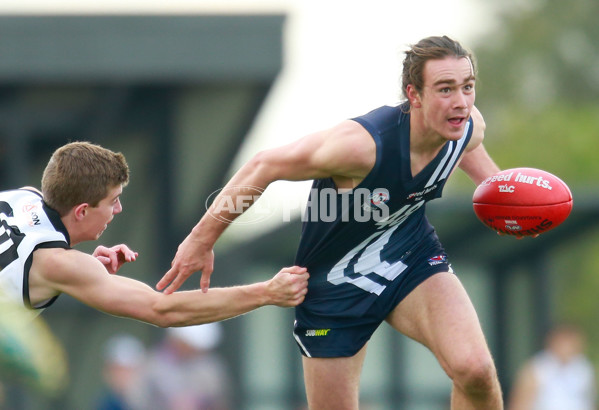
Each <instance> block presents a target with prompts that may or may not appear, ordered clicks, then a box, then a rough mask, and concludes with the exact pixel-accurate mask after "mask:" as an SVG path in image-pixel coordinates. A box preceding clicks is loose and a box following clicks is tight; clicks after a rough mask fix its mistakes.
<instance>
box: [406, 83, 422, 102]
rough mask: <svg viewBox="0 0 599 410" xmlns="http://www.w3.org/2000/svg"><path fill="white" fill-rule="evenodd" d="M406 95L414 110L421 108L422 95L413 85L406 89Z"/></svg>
mask: <svg viewBox="0 0 599 410" xmlns="http://www.w3.org/2000/svg"><path fill="white" fill-rule="evenodd" d="M406 95H407V96H408V100H409V101H410V105H411V106H412V107H413V108H420V107H421V106H422V104H421V103H420V93H419V92H418V90H416V87H414V85H413V84H408V86H407V87H406Z"/></svg>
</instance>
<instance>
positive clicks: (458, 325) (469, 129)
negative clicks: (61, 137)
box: [157, 36, 503, 410]
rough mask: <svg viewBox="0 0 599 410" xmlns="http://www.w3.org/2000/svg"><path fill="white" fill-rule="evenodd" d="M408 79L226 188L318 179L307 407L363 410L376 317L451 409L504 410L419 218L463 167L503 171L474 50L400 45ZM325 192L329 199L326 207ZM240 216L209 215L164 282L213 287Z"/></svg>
mask: <svg viewBox="0 0 599 410" xmlns="http://www.w3.org/2000/svg"><path fill="white" fill-rule="evenodd" d="M402 81H403V90H402V91H403V97H404V98H405V101H404V102H402V103H401V104H399V105H397V106H383V107H380V108H377V109H375V110H373V111H371V112H369V113H367V114H365V115H363V116H360V117H357V118H353V119H350V120H346V121H343V122H341V123H339V124H338V125H336V126H333V127H332V128H330V129H326V130H324V131H321V132H316V133H314V134H311V135H308V136H306V137H304V138H301V139H299V140H298V141H296V142H293V143H291V144H289V145H285V146H283V147H280V148H275V149H270V150H266V151H263V152H260V153H258V154H257V155H255V156H254V157H253V158H252V159H251V160H250V161H249V162H248V163H247V164H245V165H244V166H243V167H242V168H241V169H240V170H239V171H238V172H237V173H236V174H235V175H234V176H233V178H232V179H231V180H230V181H229V183H228V185H227V186H229V187H231V186H235V187H236V189H235V190H227V189H226V188H225V189H224V190H223V192H225V193H226V194H228V195H233V196H235V195H248V197H251V196H252V194H255V192H256V188H266V187H267V186H268V185H269V184H270V183H271V182H273V181H277V180H296V181H297V180H310V179H312V180H314V183H313V187H312V190H311V197H310V201H309V206H308V207H307V214H306V215H305V218H304V225H303V229H302V237H301V240H300V244H299V248H298V252H297V256H296V261H295V263H296V264H298V265H299V266H304V267H307V268H308V270H309V272H310V275H311V276H310V279H309V284H308V294H307V296H306V299H305V301H304V302H303V303H302V304H301V305H299V306H298V307H297V308H296V322H295V329H294V336H295V339H296V341H297V344H298V346H299V348H300V351H301V352H302V354H303V368H304V381H305V387H306V394H307V399H308V405H309V407H310V408H311V409H326V410H330V409H344V410H347V409H358V406H359V394H358V392H359V380H360V372H361V368H362V364H363V361H364V357H365V354H366V346H367V342H368V340H369V338H370V337H371V335H372V334H373V332H374V331H375V330H376V328H377V327H378V326H379V325H380V324H381V323H382V322H383V321H386V322H387V323H388V324H389V325H391V326H392V327H393V328H394V329H396V330H397V331H399V332H401V333H403V334H404V335H407V336H409V337H410V338H412V339H414V340H416V341H418V342H420V343H422V344H423V345H425V346H426V347H427V348H429V349H430V350H431V351H432V352H433V353H434V355H435V356H436V358H437V359H438V361H439V363H440V364H441V366H442V367H443V369H444V370H445V371H446V373H447V374H448V376H449V377H450V378H451V380H452V382H453V389H452V395H451V406H452V408H453V409H460V410H464V409H485V410H491V409H500V408H502V407H503V399H502V395H501V389H500V386H499V382H498V379H497V374H496V369H495V365H494V362H493V358H492V356H491V354H490V352H489V349H488V346H487V343H486V340H485V337H484V335H483V332H482V329H481V326H480V323H479V320H478V317H477V314H476V312H475V309H474V307H473V305H472V303H471V301H470V298H469V297H468V295H467V293H466V291H465V290H464V287H463V286H462V284H461V283H460V281H459V279H458V277H457V276H456V275H455V274H454V273H453V271H452V269H451V266H450V264H449V261H448V259H447V255H446V254H445V252H444V250H443V247H442V246H441V244H440V243H439V239H438V238H437V235H436V233H435V231H434V229H433V227H432V226H431V225H430V224H429V222H428V221H427V219H426V216H425V203H426V202H427V201H429V200H432V199H434V198H438V197H440V196H441V191H442V189H443V186H444V185H445V182H446V180H447V178H448V177H449V176H450V175H451V174H452V172H453V170H454V168H456V167H457V166H459V167H460V168H461V169H462V170H463V171H465V172H466V174H467V175H468V176H469V177H470V178H471V179H472V180H473V181H474V183H475V184H477V185H478V184H479V183H480V182H481V181H483V180H484V179H485V178H487V177H489V176H491V175H492V174H494V173H496V172H498V171H499V168H498V167H497V165H496V164H495V163H494V162H493V160H492V159H491V158H490V156H489V155H488V154H487V152H486V150H485V148H484V146H483V144H482V141H483V137H484V129H485V123H484V120H483V118H482V116H481V114H480V112H479V111H478V110H477V109H476V108H475V107H474V99H475V81H476V69H475V65H474V61H473V57H472V55H471V53H470V52H469V51H467V50H466V49H464V48H463V47H462V46H461V45H460V44H459V43H458V42H456V41H454V40H452V39H450V38H448V37H446V36H443V37H428V38H425V39H422V40H421V41H419V42H418V43H416V44H414V45H413V46H412V47H411V48H410V49H409V50H408V51H407V52H406V57H405V59H404V62H403V73H402ZM243 187H248V188H247V192H244V189H243ZM331 192H334V195H331ZM323 193H324V194H326V195H328V199H329V200H331V201H329V202H332V203H333V204H334V205H330V203H329V205H327V206H331V207H332V209H331V208H329V209H326V212H324V213H323V212H322V210H323V205H322V204H320V205H316V204H317V203H318V201H319V199H321V198H322V194H323ZM222 195H224V194H222ZM232 200H233V203H235V198H233V199H232ZM214 203H215V204H218V203H219V198H218V197H217V198H216V200H215V202H214ZM335 207H336V208H335ZM325 208H326V206H325ZM235 211H237V210H231V209H224V208H223V207H221V208H219V209H217V208H216V207H215V206H212V207H211V208H210V209H209V210H208V212H207V214H206V215H204V217H202V218H201V220H200V221H199V223H198V224H197V225H196V226H195V227H194V228H193V230H192V231H191V233H190V234H189V235H188V236H187V238H185V240H184V241H183V242H182V243H181V244H180V246H179V249H178V251H177V253H176V255H175V258H174V260H173V263H172V268H171V269H170V270H169V271H168V272H167V273H166V274H165V276H164V277H163V278H162V280H161V281H160V282H158V284H157V287H158V289H164V288H166V292H172V291H174V290H176V289H177V288H178V287H179V286H180V285H181V283H182V282H183V281H184V280H185V279H186V278H187V277H189V276H190V275H191V274H192V273H193V272H195V271H202V277H201V280H200V284H201V287H202V289H203V290H205V291H207V289H208V287H209V283H210V275H211V273H212V269H213V261H214V255H213V246H214V244H215V242H216V241H217V239H218V238H219V237H220V235H221V234H222V233H223V231H224V230H225V228H226V227H227V224H226V223H225V222H224V221H231V220H233V219H234V218H235V217H236V216H238V215H237V214H236V213H235ZM331 211H336V212H333V214H335V218H330V216H331ZM215 214H216V215H215ZM325 214H326V218H325V217H323V216H325Z"/></svg>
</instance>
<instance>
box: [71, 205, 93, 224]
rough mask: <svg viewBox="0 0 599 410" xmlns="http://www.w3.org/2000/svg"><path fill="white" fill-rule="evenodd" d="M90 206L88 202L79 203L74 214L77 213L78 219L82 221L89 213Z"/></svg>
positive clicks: (76, 217)
mask: <svg viewBox="0 0 599 410" xmlns="http://www.w3.org/2000/svg"><path fill="white" fill-rule="evenodd" d="M88 207H89V204H87V203H83V204H79V205H77V206H76V207H75V209H74V212H73V214H74V215H75V219H76V220H77V221H81V220H82V219H83V218H85V215H87V208H88Z"/></svg>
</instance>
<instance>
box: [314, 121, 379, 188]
mask: <svg viewBox="0 0 599 410" xmlns="http://www.w3.org/2000/svg"><path fill="white" fill-rule="evenodd" d="M325 152H327V153H329V154H330V156H331V157H333V158H334V159H335V161H333V163H335V164H336V165H337V166H336V170H335V171H336V172H334V175H339V176H345V177H362V178H363V177H365V176H366V175H367V174H368V173H369V172H370V170H371V169H372V167H373V166H374V163H375V161H376V144H375V142H374V139H373V138H372V136H371V135H370V133H369V132H368V131H367V130H366V129H365V128H364V127H363V126H362V125H360V124H359V123H357V122H356V121H352V120H346V121H343V122H341V123H339V124H338V125H336V126H335V127H333V128H331V129H330V130H329V132H328V135H327V143H326V150H325Z"/></svg>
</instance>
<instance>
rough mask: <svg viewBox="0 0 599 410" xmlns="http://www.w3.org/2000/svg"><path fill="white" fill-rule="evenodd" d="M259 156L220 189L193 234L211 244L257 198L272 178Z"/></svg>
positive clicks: (204, 244)
mask: <svg viewBox="0 0 599 410" xmlns="http://www.w3.org/2000/svg"><path fill="white" fill-rule="evenodd" d="M264 169H265V167H263V166H261V161H260V160H259V156H257V157H256V158H254V159H252V161H250V162H249V163H247V164H246V165H244V166H243V167H242V168H241V169H240V170H239V171H238V172H237V173H236V174H235V175H234V176H233V177H232V178H231V180H230V181H229V182H228V183H227V185H226V186H225V187H224V188H222V189H221V190H220V192H219V193H218V195H217V196H216V197H215V198H214V200H213V201H212V203H211V204H210V207H209V208H208V209H207V212H206V213H205V214H204V216H203V217H202V218H201V220H200V221H199V222H198V223H197V224H196V225H195V227H194V228H193V229H192V231H191V234H192V236H193V237H195V238H197V239H198V240H199V241H200V242H201V243H202V246H204V247H207V248H212V247H213V246H214V244H215V243H216V241H217V240H218V238H219V237H220V236H221V235H222V234H223V232H224V231H225V230H226V229H227V227H228V226H229V225H230V224H231V223H233V221H234V220H235V219H237V218H238V217H239V216H240V215H241V214H243V213H244V212H245V211H247V210H248V209H249V208H250V207H251V206H252V205H253V204H254V202H256V201H257V200H258V199H259V198H260V196H261V195H262V193H263V192H264V190H265V189H266V188H267V187H268V185H269V184H270V183H271V182H272V180H271V179H272V178H271V177H270V175H266V173H265V172H264V171H263V170H264Z"/></svg>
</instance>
